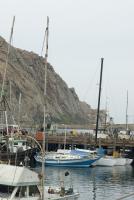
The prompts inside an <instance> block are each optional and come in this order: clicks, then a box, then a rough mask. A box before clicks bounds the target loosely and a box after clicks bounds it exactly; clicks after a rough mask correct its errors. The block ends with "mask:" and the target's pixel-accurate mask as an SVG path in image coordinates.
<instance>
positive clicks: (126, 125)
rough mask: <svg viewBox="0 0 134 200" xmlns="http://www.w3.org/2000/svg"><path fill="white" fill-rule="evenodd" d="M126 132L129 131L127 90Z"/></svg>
mask: <svg viewBox="0 0 134 200" xmlns="http://www.w3.org/2000/svg"><path fill="white" fill-rule="evenodd" d="M126 131H128V90H127V104H126Z"/></svg>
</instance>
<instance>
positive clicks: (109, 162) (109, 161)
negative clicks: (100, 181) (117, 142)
mask: <svg viewBox="0 0 134 200" xmlns="http://www.w3.org/2000/svg"><path fill="white" fill-rule="evenodd" d="M115 163H116V161H115V159H114V158H111V157H104V158H100V159H99V160H97V161H96V162H95V163H93V165H94V166H95V165H96V166H106V167H108V166H109V167H112V166H114V165H115Z"/></svg>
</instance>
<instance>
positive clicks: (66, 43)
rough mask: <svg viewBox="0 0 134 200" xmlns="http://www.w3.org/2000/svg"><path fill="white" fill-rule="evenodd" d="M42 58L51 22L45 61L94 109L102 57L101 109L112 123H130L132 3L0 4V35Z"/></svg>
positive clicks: (25, 0) (33, 0)
mask: <svg viewBox="0 0 134 200" xmlns="http://www.w3.org/2000/svg"><path fill="white" fill-rule="evenodd" d="M14 15H15V16H16V21H15V27H14V36H13V45H14V46H16V47H18V48H22V49H26V50H28V51H33V52H36V53H37V54H40V52H41V47H42V41H43V37H44V30H45V27H46V17H47V16H49V18H50V37H49V55H48V61H49V62H50V63H51V64H52V65H53V67H54V69H55V71H56V72H57V73H58V74H59V75H60V76H61V77H62V78H63V79H64V80H65V81H66V83H67V84H68V86H69V87H74V88H75V90H76V93H77V94H78V96H79V98H80V100H82V101H86V102H87V103H88V104H90V105H91V106H92V107H93V108H96V107H97V98H98V83H99V73H100V64H101V63H100V62H101V57H104V71H103V83H102V97H101V108H102V109H103V108H105V105H106V101H107V107H108V111H109V113H110V115H111V116H112V117H113V118H114V122H123V123H125V114H126V113H125V110H126V101H127V100H126V99H127V90H128V97H129V106H128V116H129V117H128V120H129V122H130V123H131V122H134V86H133V85H134V0H4V1H3V0H0V25H1V26H0V35H1V36H3V37H4V38H5V39H6V40H9V34H10V27H11V23H12V18H13V16H14Z"/></svg>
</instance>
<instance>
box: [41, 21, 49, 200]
mask: <svg viewBox="0 0 134 200" xmlns="http://www.w3.org/2000/svg"><path fill="white" fill-rule="evenodd" d="M48 36H49V17H47V27H46V30H45V39H46V45H45V78H44V121H43V144H42V200H44V198H45V195H44V181H45V174H44V173H45V162H44V159H45V126H46V119H45V118H46V97H47V96H46V92H47V87H46V85H47V58H48ZM43 43H44V41H43Z"/></svg>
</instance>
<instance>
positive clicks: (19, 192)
mask: <svg viewBox="0 0 134 200" xmlns="http://www.w3.org/2000/svg"><path fill="white" fill-rule="evenodd" d="M26 191H27V190H26V186H22V187H19V189H18V190H17V192H16V195H15V196H16V197H25V196H26Z"/></svg>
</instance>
